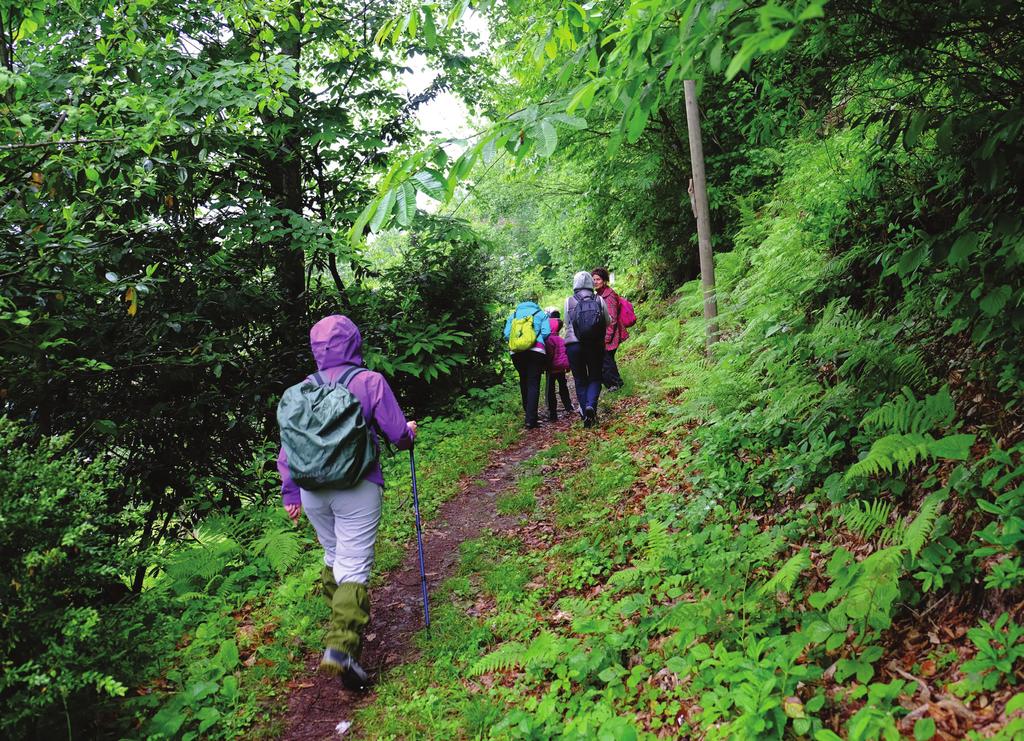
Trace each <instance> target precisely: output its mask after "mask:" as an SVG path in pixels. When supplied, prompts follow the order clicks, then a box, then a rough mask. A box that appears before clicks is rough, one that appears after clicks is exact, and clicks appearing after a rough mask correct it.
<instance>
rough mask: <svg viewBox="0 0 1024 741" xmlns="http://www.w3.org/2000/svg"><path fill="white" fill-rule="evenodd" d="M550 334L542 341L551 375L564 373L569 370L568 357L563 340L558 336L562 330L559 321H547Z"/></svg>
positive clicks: (560, 321)
mask: <svg viewBox="0 0 1024 741" xmlns="http://www.w3.org/2000/svg"><path fill="white" fill-rule="evenodd" d="M548 321H549V322H550V324H551V334H549V335H548V338H547V339H546V340H544V349H545V350H547V353H548V364H549V367H550V368H551V372H552V373H565V372H566V371H567V370H569V356H568V354H566V352H565V340H563V339H562V338H561V337H559V336H558V331H559V330H560V329H561V328H562V320H561V319H549V320H548Z"/></svg>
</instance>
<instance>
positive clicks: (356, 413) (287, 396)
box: [277, 367, 377, 491]
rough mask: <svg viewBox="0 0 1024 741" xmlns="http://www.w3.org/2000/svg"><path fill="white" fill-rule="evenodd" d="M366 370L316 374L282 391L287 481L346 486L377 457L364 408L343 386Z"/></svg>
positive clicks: (280, 420)
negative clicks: (333, 377)
mask: <svg viewBox="0 0 1024 741" xmlns="http://www.w3.org/2000/svg"><path fill="white" fill-rule="evenodd" d="M365 370H366V368H355V367H353V368H349V369H348V370H347V371H345V372H344V373H343V374H342V375H341V377H340V378H339V379H338V381H337V382H336V383H327V382H326V381H325V380H324V378H323V376H321V375H320V374H319V373H316V374H315V375H314V376H313V377H312V378H307V379H306V380H304V381H303V382H302V383H297V384H295V385H294V386H292V387H290V388H288V389H287V390H285V392H284V394H283V395H282V396H281V401H280V403H279V404H278V405H277V423H278V425H279V426H280V428H281V445H282V447H284V451H285V453H286V454H287V456H288V470H289V471H290V472H291V475H292V480H293V481H295V483H296V484H298V485H299V486H300V487H302V488H303V489H306V490H307V491H318V490H320V489H351V488H352V487H353V486H356V485H357V484H358V483H359V482H360V481H362V480H363V477H364V476H365V475H366V472H367V471H368V470H369V469H370V467H371V466H373V464H374V463H375V462H376V460H377V448H376V445H375V444H374V441H373V435H371V434H370V429H369V427H368V426H367V424H366V418H365V417H364V416H363V407H362V405H361V404H360V403H359V399H357V398H356V396H355V394H353V393H352V392H351V391H349V390H348V383H349V381H351V380H352V379H353V378H354V377H355V376H356V375H357V374H359V373H362V372H363V371H365Z"/></svg>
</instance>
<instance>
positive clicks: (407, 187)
mask: <svg viewBox="0 0 1024 741" xmlns="http://www.w3.org/2000/svg"><path fill="white" fill-rule="evenodd" d="M415 215H416V189H415V188H413V186H412V183H410V182H409V181H408V180H407V181H405V182H404V183H402V184H401V185H399V186H397V187H396V188H395V218H396V219H397V220H398V223H399V224H401V225H402V226H409V225H410V224H411V223H412V220H413V217H414V216H415Z"/></svg>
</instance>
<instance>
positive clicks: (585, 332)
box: [565, 270, 611, 427]
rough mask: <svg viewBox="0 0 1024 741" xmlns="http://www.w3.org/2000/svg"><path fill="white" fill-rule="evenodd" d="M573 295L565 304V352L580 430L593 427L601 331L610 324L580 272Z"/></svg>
mask: <svg viewBox="0 0 1024 741" xmlns="http://www.w3.org/2000/svg"><path fill="white" fill-rule="evenodd" d="M572 290H573V293H572V295H571V296H569V297H568V298H567V299H566V300H565V316H566V317H568V319H569V321H568V323H567V324H566V333H565V352H566V354H567V355H568V356H569V367H570V368H572V380H573V383H574V384H575V386H576V401H577V402H578V403H579V405H580V416H581V417H582V418H583V426H584V427H593V426H594V425H595V424H597V400H598V397H600V395H601V378H602V366H603V364H604V352H605V351H604V340H605V329H606V328H607V327H608V324H609V323H610V321H611V317H610V316H609V315H608V307H607V306H606V305H605V302H604V299H603V298H601V297H600V296H598V295H597V294H596V293H595V292H594V279H593V277H592V276H591V274H590V273H589V272H587V271H586V270H581V271H580V272H578V273H576V275H574V276H573V279H572Z"/></svg>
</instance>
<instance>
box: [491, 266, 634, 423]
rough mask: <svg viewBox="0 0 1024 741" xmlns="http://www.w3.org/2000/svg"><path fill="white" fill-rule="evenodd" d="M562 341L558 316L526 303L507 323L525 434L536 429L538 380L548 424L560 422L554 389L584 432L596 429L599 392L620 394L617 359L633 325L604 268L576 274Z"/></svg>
mask: <svg viewBox="0 0 1024 741" xmlns="http://www.w3.org/2000/svg"><path fill="white" fill-rule="evenodd" d="M564 309H565V316H566V318H567V319H568V321H567V322H566V323H565V325H564V329H565V337H564V338H562V337H561V331H562V328H563V324H562V319H561V317H562V313H561V312H559V311H558V310H554V311H551V312H550V313H549V312H546V311H544V309H542V308H541V307H540V306H539V305H538V304H537V301H536V300H535V297H529V298H527V299H526V300H524V301H522V302H520V303H519V304H518V305H517V306H516V308H515V309H514V310H513V311H512V313H511V314H510V315H509V316H508V318H507V319H506V320H505V331H504V336H505V340H506V341H507V342H508V346H509V351H510V353H511V355H512V365H513V366H515V369H516V371H517V372H518V374H519V392H520V395H521V397H522V403H523V414H524V416H525V424H526V428H527V429H536V428H537V427H539V426H540V420H539V417H538V413H539V410H538V407H539V404H540V377H541V374H542V373H545V372H546V373H547V394H546V397H547V398H546V401H547V406H548V419H549V420H550V421H556V420H557V419H558V411H557V404H556V400H555V386H556V385H557V386H558V387H559V392H560V396H561V400H562V406H563V408H564V409H565V411H566V412H568V413H575V414H578V415H579V416H580V418H581V419H582V420H583V426H584V427H593V426H594V425H595V424H597V403H598V399H599V397H600V395H601V387H602V386H604V387H605V388H606V389H608V390H609V391H617V390H618V389H620V388H622V376H621V375H620V374H619V368H618V365H617V364H616V362H615V353H616V351H617V350H618V348H619V345H620V344H622V342H624V341H625V340H626V339H628V338H629V332H628V331H627V328H628V327H631V326H632V325H633V324H634V323H635V322H636V314H635V313H634V312H633V306H632V304H630V303H629V301H627V300H626V299H624V298H623V297H621V296H619V294H617V293H616V292H615V290H614V289H613V288H612V287H611V283H610V275H609V273H608V271H607V270H606V269H604V268H595V269H594V270H592V271H591V272H589V273H588V272H587V271H585V270H583V271H580V272H578V273H576V275H574V276H573V281H572V294H571V295H570V296H568V297H567V298H566V299H565V306H564ZM567 370H571V371H572V378H573V385H574V386H575V387H576V401H577V406H576V407H575V408H573V406H572V402H571V400H570V398H569V388H568V385H567V383H566V379H565V373H566V371H567Z"/></svg>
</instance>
